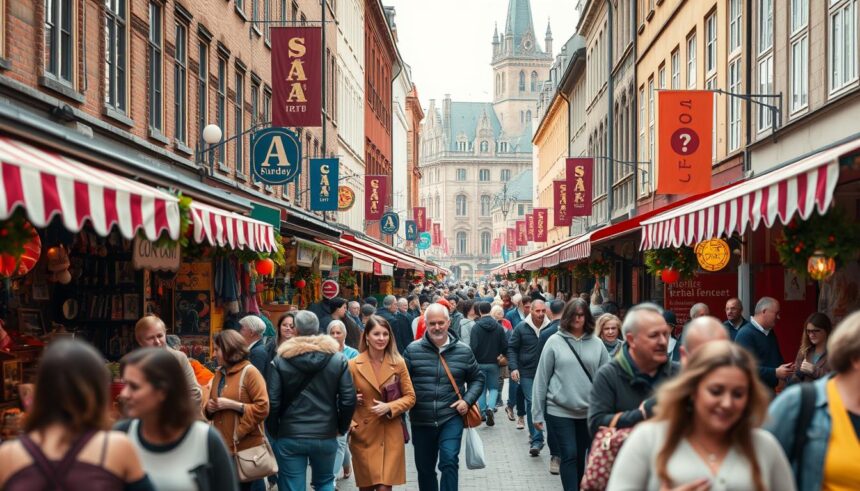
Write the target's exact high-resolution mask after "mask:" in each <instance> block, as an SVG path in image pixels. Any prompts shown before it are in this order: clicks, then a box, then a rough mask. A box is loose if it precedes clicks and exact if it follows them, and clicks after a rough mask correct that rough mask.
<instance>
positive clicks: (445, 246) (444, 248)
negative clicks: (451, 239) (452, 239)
mask: <svg viewBox="0 0 860 491" xmlns="http://www.w3.org/2000/svg"><path fill="white" fill-rule="evenodd" d="M442 252H444V253H445V255H446V256H449V255H450V254H451V249H450V248H449V247H448V239H443V240H442Z"/></svg>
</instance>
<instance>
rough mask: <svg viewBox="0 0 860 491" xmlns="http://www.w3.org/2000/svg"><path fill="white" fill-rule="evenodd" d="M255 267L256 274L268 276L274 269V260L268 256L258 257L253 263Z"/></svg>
mask: <svg viewBox="0 0 860 491" xmlns="http://www.w3.org/2000/svg"><path fill="white" fill-rule="evenodd" d="M255 268H256V269H257V274H261V275H263V276H269V275H270V274H272V272H273V271H274V270H275V261H272V260H271V259H269V258H266V259H259V260H257V263H256V264H255Z"/></svg>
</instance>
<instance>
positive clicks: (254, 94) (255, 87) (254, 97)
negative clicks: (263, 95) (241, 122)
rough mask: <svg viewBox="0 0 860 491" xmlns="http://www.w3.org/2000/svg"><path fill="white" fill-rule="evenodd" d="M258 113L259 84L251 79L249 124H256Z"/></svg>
mask: <svg viewBox="0 0 860 491" xmlns="http://www.w3.org/2000/svg"><path fill="white" fill-rule="evenodd" d="M259 115H260V85H259V83H258V82H256V81H253V80H252V81H251V126H256V125H257V122H258V121H259Z"/></svg>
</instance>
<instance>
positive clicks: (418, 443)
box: [412, 416, 463, 491]
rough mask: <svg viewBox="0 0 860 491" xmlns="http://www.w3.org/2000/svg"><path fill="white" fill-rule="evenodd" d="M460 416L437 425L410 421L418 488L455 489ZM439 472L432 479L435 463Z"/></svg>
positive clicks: (461, 433) (449, 490)
mask: <svg viewBox="0 0 860 491" xmlns="http://www.w3.org/2000/svg"><path fill="white" fill-rule="evenodd" d="M462 439H463V418H460V417H456V416H455V417H453V418H451V419H449V420H448V421H446V422H444V423H443V424H441V425H440V426H416V425H412V447H413V448H414V450H415V467H416V468H417V469H418V489H420V490H421V491H438V490H440V489H441V491H456V490H457V486H458V481H459V467H460V442H461V441H462ZM437 461H438V463H439V471H440V472H441V473H442V479H441V481H437V479H436V463H437Z"/></svg>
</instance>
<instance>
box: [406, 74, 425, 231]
mask: <svg viewBox="0 0 860 491" xmlns="http://www.w3.org/2000/svg"><path fill="white" fill-rule="evenodd" d="M406 119H407V121H408V122H409V133H408V135H407V139H406V160H407V170H408V172H407V180H406V196H407V197H408V198H407V204H406V206H407V210H406V211H407V215H408V216H409V218H414V217H413V216H412V209H413V208H414V207H416V206H418V204H419V203H420V199H419V197H418V189H419V185H420V181H421V171H420V170H419V169H418V160H419V150H420V149H421V121H423V120H424V109H422V108H421V101H420V100H419V99H418V89H417V88H416V87H415V84H414V83H413V84H412V90H410V91H409V94H408V95H407V96H406Z"/></svg>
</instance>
